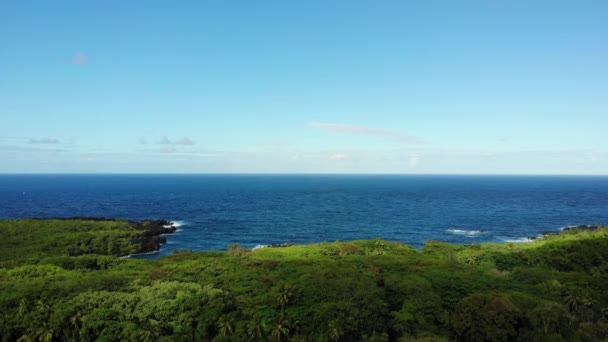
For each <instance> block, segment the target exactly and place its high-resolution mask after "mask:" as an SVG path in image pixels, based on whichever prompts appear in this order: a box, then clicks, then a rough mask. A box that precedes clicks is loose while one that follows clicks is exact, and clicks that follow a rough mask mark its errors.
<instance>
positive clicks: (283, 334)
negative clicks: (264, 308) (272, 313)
mask: <svg viewBox="0 0 608 342" xmlns="http://www.w3.org/2000/svg"><path fill="white" fill-rule="evenodd" d="M289 329H290V324H289V321H288V320H287V319H286V318H284V317H279V319H278V320H277V321H276V323H275V324H274V326H273V327H272V331H271V333H270V335H271V336H272V338H274V339H275V341H282V340H283V339H285V338H287V337H288V336H289Z"/></svg>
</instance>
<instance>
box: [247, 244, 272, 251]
mask: <svg viewBox="0 0 608 342" xmlns="http://www.w3.org/2000/svg"><path fill="white" fill-rule="evenodd" d="M266 247H268V245H255V246H254V247H253V248H252V249H251V250H252V251H255V250H256V249H262V248H266Z"/></svg>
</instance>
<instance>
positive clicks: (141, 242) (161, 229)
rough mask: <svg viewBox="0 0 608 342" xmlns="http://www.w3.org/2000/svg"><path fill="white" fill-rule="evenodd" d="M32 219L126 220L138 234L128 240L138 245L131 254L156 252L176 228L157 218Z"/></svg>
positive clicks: (53, 218) (66, 218)
mask: <svg viewBox="0 0 608 342" xmlns="http://www.w3.org/2000/svg"><path fill="white" fill-rule="evenodd" d="M33 220H65V221H67V220H83V221H121V222H127V223H128V224H129V227H130V228H132V229H134V230H136V231H138V232H139V234H138V235H137V236H135V237H133V238H132V239H131V240H129V243H131V244H133V245H138V246H139V248H138V249H137V250H136V251H135V253H133V254H148V253H153V252H157V251H159V250H160V247H161V246H162V245H163V244H165V243H167V237H166V236H164V235H166V234H172V233H174V232H175V231H176V230H177V227H176V226H175V223H174V222H171V221H169V220H165V219H157V220H142V221H133V220H124V219H118V218H106V217H86V216H75V217H49V218H33Z"/></svg>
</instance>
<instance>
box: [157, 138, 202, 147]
mask: <svg viewBox="0 0 608 342" xmlns="http://www.w3.org/2000/svg"><path fill="white" fill-rule="evenodd" d="M156 143H157V144H158V145H182V146H192V145H196V142H195V141H194V140H192V139H190V138H188V137H184V138H181V139H179V140H177V141H172V140H171V139H169V138H167V137H166V136H163V137H162V138H160V140H158V141H157V142H156Z"/></svg>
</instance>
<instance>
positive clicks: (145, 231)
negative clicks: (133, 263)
mask: <svg viewBox="0 0 608 342" xmlns="http://www.w3.org/2000/svg"><path fill="white" fill-rule="evenodd" d="M129 224H130V225H131V227H133V228H134V229H136V230H139V231H141V233H140V234H139V236H137V237H135V238H133V239H131V243H133V244H137V245H139V246H140V247H139V249H138V250H137V254H140V253H150V252H154V251H158V250H159V249H160V246H161V245H162V244H164V243H166V242H167V238H166V237H164V236H162V235H164V234H171V233H173V232H175V230H176V229H177V228H176V227H175V226H174V225H173V223H172V222H171V221H167V220H144V221H137V222H136V221H130V222H129Z"/></svg>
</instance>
